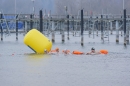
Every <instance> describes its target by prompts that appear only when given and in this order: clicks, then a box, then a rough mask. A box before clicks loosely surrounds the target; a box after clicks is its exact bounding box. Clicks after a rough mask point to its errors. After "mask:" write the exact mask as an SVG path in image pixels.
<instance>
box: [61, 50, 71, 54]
mask: <svg viewBox="0 0 130 86" xmlns="http://www.w3.org/2000/svg"><path fill="white" fill-rule="evenodd" d="M62 53H63V54H65V55H68V54H71V53H70V51H69V50H67V49H64V50H63V51H62Z"/></svg>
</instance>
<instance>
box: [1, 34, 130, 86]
mask: <svg viewBox="0 0 130 86" xmlns="http://www.w3.org/2000/svg"><path fill="white" fill-rule="evenodd" d="M115 37H116V36H115V35H111V36H110V41H109V42H105V43H102V41H101V39H100V36H99V37H96V36H95V38H94V39H93V36H91V37H89V36H88V35H85V36H84V46H83V47H82V46H81V45H80V37H73V36H72V35H70V40H67V39H65V43H62V42H61V36H60V35H59V34H57V35H56V37H55V43H54V44H53V47H52V49H54V48H56V47H59V48H60V50H63V49H65V48H67V49H69V50H70V51H73V50H79V51H83V52H88V51H90V49H91V47H95V49H96V50H100V49H106V50H108V51H109V54H108V55H66V56H65V55H63V54H59V55H42V54H35V53H34V52H33V51H32V50H31V49H29V48H28V47H27V46H26V45H24V43H23V38H24V36H23V34H19V40H18V41H16V40H15V34H11V36H7V37H5V36H4V41H3V42H2V41H1V42H0V86H129V85H130V67H129V66H130V46H129V45H127V46H126V47H124V45H123V37H120V40H119V41H120V42H119V44H116V42H115ZM49 38H51V36H49ZM66 38H67V37H66Z"/></svg>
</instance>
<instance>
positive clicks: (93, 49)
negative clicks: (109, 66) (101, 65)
mask: <svg viewBox="0 0 130 86" xmlns="http://www.w3.org/2000/svg"><path fill="white" fill-rule="evenodd" d="M93 54H101V53H100V52H98V51H95V48H93V47H92V48H91V51H90V52H88V53H87V54H86V55H93Z"/></svg>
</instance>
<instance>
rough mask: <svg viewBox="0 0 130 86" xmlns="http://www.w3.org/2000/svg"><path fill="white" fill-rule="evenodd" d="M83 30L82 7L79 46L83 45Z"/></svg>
mask: <svg viewBox="0 0 130 86" xmlns="http://www.w3.org/2000/svg"><path fill="white" fill-rule="evenodd" d="M83 30H84V20H83V9H82V10H81V46H83Z"/></svg>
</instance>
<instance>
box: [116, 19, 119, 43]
mask: <svg viewBox="0 0 130 86" xmlns="http://www.w3.org/2000/svg"><path fill="white" fill-rule="evenodd" d="M116 43H119V22H118V21H116Z"/></svg>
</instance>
